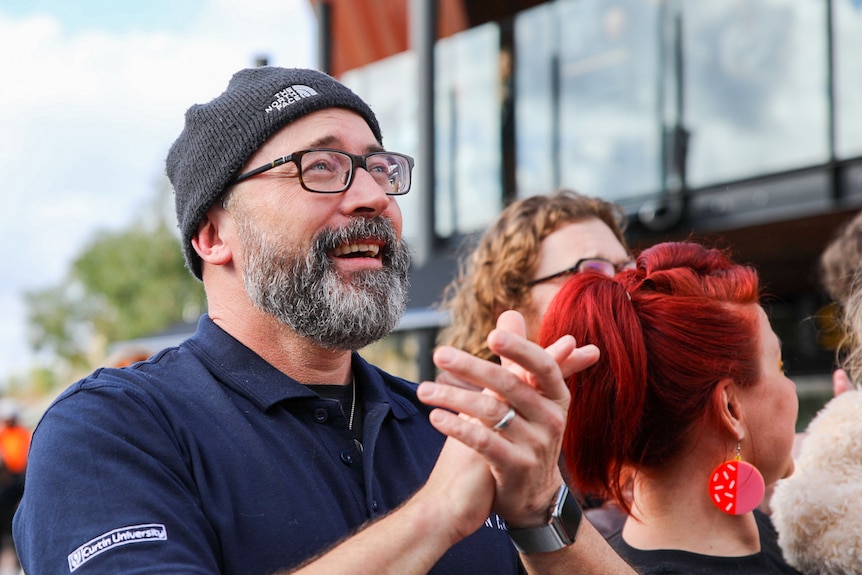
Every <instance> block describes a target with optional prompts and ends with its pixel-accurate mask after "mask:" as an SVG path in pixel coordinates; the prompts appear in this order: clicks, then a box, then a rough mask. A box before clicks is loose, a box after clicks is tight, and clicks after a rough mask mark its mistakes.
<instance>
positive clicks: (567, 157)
mask: <svg viewBox="0 0 862 575" xmlns="http://www.w3.org/2000/svg"><path fill="white" fill-rule="evenodd" d="M656 6H657V4H656V3H655V2H653V1H650V0H622V1H620V0H613V1H610V0H577V1H575V0H570V1H559V2H554V3H550V4H546V5H542V6H540V7H537V8H535V9H533V10H529V11H525V12H523V13H521V14H520V15H519V16H518V19H517V20H516V28H515V34H516V36H515V37H516V45H517V47H518V51H517V57H516V62H517V69H518V74H517V95H518V99H519V102H518V107H517V114H518V116H517V134H518V139H519V141H518V148H517V151H518V186H519V194H520V195H531V194H535V193H546V192H548V191H550V190H551V189H553V188H557V187H561V186H562V187H571V188H574V189H577V190H579V191H581V192H584V193H587V194H592V195H600V196H603V197H605V198H608V199H619V198H621V197H625V196H627V195H632V194H642V193H647V192H651V191H655V190H657V189H658V188H659V175H660V174H659V172H660V170H659V163H660V149H659V143H660V137H659V136H660V133H661V131H660V130H661V127H660V124H659V120H658V98H659V96H660V91H659V86H660V84H659V83H658V78H659V72H658V71H659V68H658V65H659V60H658V55H659V49H658V48H659V46H658V38H659V36H658V34H657V28H656V26H657V18H658V11H657V8H656Z"/></svg>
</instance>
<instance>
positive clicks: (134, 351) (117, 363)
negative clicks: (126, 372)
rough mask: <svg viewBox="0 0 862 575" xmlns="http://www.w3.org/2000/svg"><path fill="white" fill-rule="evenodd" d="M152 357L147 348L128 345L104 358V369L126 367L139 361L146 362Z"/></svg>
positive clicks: (134, 344) (136, 344)
mask: <svg viewBox="0 0 862 575" xmlns="http://www.w3.org/2000/svg"><path fill="white" fill-rule="evenodd" d="M151 355H153V352H152V350H150V348H148V347H147V346H144V345H141V344H138V343H130V344H126V345H122V346H120V347H118V348H117V349H116V350H114V352H113V353H111V354H110V355H108V357H107V358H105V366H106V367H128V366H130V365H133V364H135V363H138V362H139V361H146V360H148V359H149V358H150V356H151Z"/></svg>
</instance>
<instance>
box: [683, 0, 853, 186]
mask: <svg viewBox="0 0 862 575" xmlns="http://www.w3.org/2000/svg"><path fill="white" fill-rule="evenodd" d="M825 6H826V4H825V3H824V2H799V1H798V0H727V1H723V2H703V1H702V0H683V2H682V23H683V38H684V48H683V51H684V58H685V66H684V70H685V72H684V76H683V82H684V87H685V115H684V120H685V124H686V126H687V128H688V129H689V130H690V132H691V138H690V141H689V155H688V183H689V185H691V186H694V187H698V186H703V185H708V184H713V183H717V182H721V181H727V180H733V179H738V178H742V177H748V176H753V175H757V174H763V173H769V172H776V171H782V170H786V169H791V168H796V167H800V166H806V165H813V164H819V163H822V162H824V161H826V160H827V159H828V157H829V150H828V145H829V144H828V134H829V132H828V124H827V122H828V115H827V111H828V107H827V99H826V90H825V86H826V82H827V69H826V64H827V52H826V20H825V18H826V9H825ZM857 36H858V34H857ZM857 45H858V42H857ZM856 54H858V52H857V53H856ZM854 58H855V55H854ZM853 65H856V64H855V63H854V64H853ZM857 67H858V66H857Z"/></svg>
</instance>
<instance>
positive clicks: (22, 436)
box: [0, 397, 30, 573]
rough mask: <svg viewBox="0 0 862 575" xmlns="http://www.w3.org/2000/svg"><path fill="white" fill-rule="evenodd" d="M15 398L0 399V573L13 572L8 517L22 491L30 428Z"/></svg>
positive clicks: (15, 560)
mask: <svg viewBox="0 0 862 575" xmlns="http://www.w3.org/2000/svg"><path fill="white" fill-rule="evenodd" d="M19 417H20V409H19V406H18V402H16V401H15V400H14V399H12V398H9V397H4V398H2V399H0V522H2V529H3V531H2V534H0V573H8V572H13V573H15V572H17V568H18V558H17V555H16V554H15V548H14V546H13V544H12V517H13V516H14V514H15V510H16V509H17V508H18V503H19V502H20V501H21V496H22V495H23V494H24V476H25V475H24V474H25V472H26V470H27V453H28V451H29V449H30V430H29V429H28V428H26V427H25V426H23V425H22V424H21V423H20V421H19Z"/></svg>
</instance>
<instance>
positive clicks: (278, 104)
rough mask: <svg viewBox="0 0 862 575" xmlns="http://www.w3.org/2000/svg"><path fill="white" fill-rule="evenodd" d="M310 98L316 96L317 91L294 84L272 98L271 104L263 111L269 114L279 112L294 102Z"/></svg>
mask: <svg viewBox="0 0 862 575" xmlns="http://www.w3.org/2000/svg"><path fill="white" fill-rule="evenodd" d="M311 96H317V91H316V90H315V89H314V88H312V87H310V86H306V85H305V84H294V85H293V86H288V87H287V88H285V89H284V90H281V91H280V92H278V93H277V94H276V95H275V96H273V100H272V102H271V103H270V104H269V106H267V107H266V108H265V109H264V111H265V112H266V113H267V114H269V113H270V112H274V111H276V110H281V109H282V108H286V107H288V106H290V105H291V104H293V103H294V102H298V101H300V100H302V99H303V98H310V97H311Z"/></svg>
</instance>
